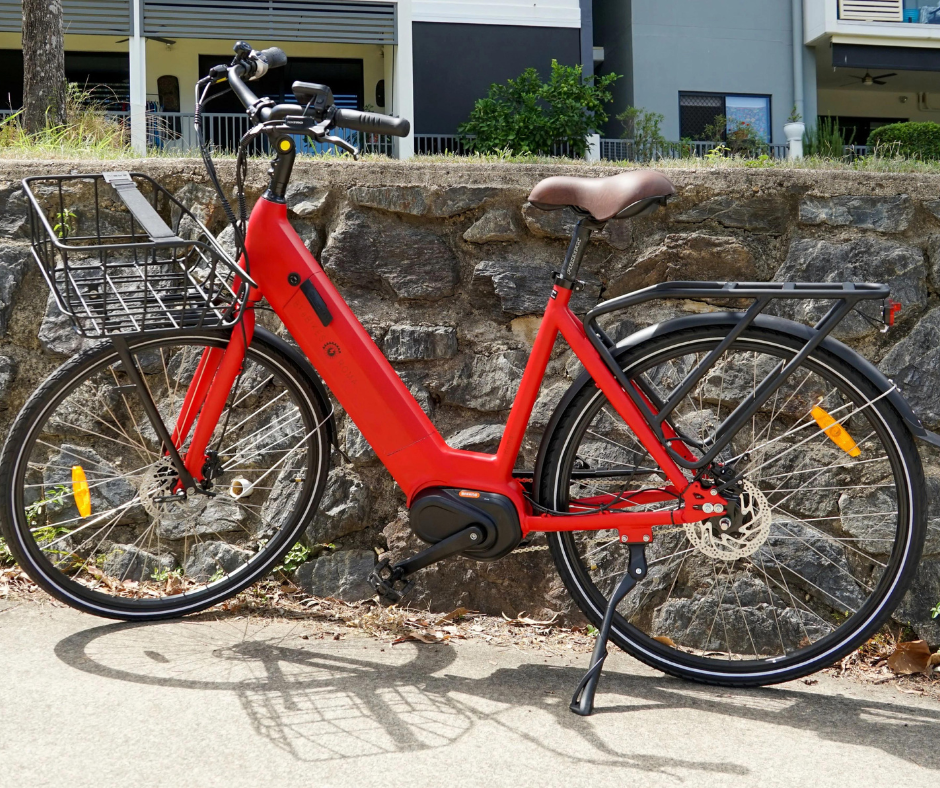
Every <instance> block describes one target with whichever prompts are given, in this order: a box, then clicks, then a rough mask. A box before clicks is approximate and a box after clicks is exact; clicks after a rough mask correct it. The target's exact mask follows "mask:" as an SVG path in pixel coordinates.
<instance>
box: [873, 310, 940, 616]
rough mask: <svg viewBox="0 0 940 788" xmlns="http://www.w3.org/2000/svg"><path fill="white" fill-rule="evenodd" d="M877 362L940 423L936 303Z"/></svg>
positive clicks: (918, 409) (939, 314) (927, 418)
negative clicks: (909, 331) (879, 361)
mask: <svg viewBox="0 0 940 788" xmlns="http://www.w3.org/2000/svg"><path fill="white" fill-rule="evenodd" d="M878 366H879V367H880V368H881V371H882V372H884V373H885V374H886V375H887V376H888V377H889V378H891V379H892V380H893V381H894V382H895V383H897V385H898V387H899V388H900V389H901V391H902V392H903V394H904V396H905V397H906V398H907V401H908V402H909V403H910V404H911V407H912V408H914V412H915V413H916V414H917V415H918V416H919V417H920V418H921V419H923V421H924V423H925V424H926V425H927V426H928V427H930V428H931V429H936V428H938V427H940V398H938V397H937V392H938V391H940V307H935V308H934V309H931V310H930V311H929V312H928V313H927V314H926V315H924V317H922V318H921V319H920V322H919V323H918V324H917V325H916V326H915V327H914V330H913V331H911V333H910V334H908V335H907V336H906V337H905V338H904V339H902V340H901V341H900V342H898V344H897V345H895V346H894V347H893V348H892V349H891V351H890V352H889V353H888V355H886V356H885V357H884V358H883V359H882V361H881V364H879V365H878ZM938 601H940V600H938Z"/></svg>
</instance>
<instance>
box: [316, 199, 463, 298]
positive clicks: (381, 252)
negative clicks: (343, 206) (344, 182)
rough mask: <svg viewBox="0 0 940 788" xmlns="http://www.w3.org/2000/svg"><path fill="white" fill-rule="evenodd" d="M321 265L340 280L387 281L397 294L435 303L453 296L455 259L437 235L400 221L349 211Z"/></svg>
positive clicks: (363, 283)
mask: <svg viewBox="0 0 940 788" xmlns="http://www.w3.org/2000/svg"><path fill="white" fill-rule="evenodd" d="M323 267H324V268H325V269H326V270H327V272H328V273H329V274H330V276H331V277H333V278H334V280H335V281H337V282H339V283H340V284H348V285H351V286H355V287H360V288H361V287H376V286H379V285H380V284H382V283H384V284H385V285H386V286H387V287H389V288H390V289H391V290H392V291H393V292H394V293H395V295H396V296H397V297H398V298H401V299H409V300H411V299H413V300H427V301H434V300H438V299H441V298H446V297H448V296H452V295H453V294H454V292H455V288H456V286H457V281H458V263H457V258H456V257H455V256H454V253H453V252H452V251H451V249H450V247H449V246H448V245H447V244H446V243H445V241H444V240H443V239H442V238H440V237H439V236H438V235H435V234H434V233H432V232H430V231H428V230H424V229H421V228H419V227H412V226H411V225H407V224H404V223H402V222H400V221H398V220H391V221H385V222H378V223H377V222H376V221H374V220H372V218H371V217H366V216H365V215H364V214H362V213H357V212H350V213H347V214H346V216H344V217H343V220H342V222H341V224H340V226H339V227H338V228H337V230H336V231H335V232H333V234H332V235H331V236H330V240H329V243H328V244H327V246H326V249H324V250H323Z"/></svg>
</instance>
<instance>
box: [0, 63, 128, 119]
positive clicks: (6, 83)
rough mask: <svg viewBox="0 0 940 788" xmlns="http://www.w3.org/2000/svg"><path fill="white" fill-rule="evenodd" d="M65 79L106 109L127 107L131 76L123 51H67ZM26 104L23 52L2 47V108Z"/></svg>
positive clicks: (0, 98) (0, 66)
mask: <svg viewBox="0 0 940 788" xmlns="http://www.w3.org/2000/svg"><path fill="white" fill-rule="evenodd" d="M65 78H66V79H67V80H68V81H69V82H74V83H75V84H77V85H78V86H79V87H80V88H81V89H83V90H87V91H88V92H89V93H90V94H91V95H92V97H93V98H94V99H95V100H97V101H100V102H101V103H102V104H104V105H105V107H106V108H107V109H113V110H122V109H127V104H128V99H129V96H130V76H129V65H128V61H127V55H126V54H125V53H123V52H66V53H65ZM22 106H23V52H22V50H19V49H0V107H2V109H19V108H20V107H22Z"/></svg>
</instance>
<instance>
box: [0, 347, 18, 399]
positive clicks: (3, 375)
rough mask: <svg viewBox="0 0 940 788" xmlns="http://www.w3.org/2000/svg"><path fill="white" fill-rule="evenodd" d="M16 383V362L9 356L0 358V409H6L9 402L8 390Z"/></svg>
mask: <svg viewBox="0 0 940 788" xmlns="http://www.w3.org/2000/svg"><path fill="white" fill-rule="evenodd" d="M15 381H16V360H15V359H13V358H10V356H0V408H3V407H6V405H7V404H8V402H9V400H10V389H12V388H13V383H14V382H15Z"/></svg>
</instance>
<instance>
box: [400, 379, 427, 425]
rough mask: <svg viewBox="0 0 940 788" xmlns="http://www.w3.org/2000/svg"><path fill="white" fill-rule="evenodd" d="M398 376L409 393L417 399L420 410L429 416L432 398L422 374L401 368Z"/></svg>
mask: <svg viewBox="0 0 940 788" xmlns="http://www.w3.org/2000/svg"><path fill="white" fill-rule="evenodd" d="M398 376H399V377H400V378H401V380H402V383H404V384H405V385H406V386H407V387H408V390H409V391H410V392H411V395H412V396H413V397H414V398H415V400H417V402H418V404H419V405H420V406H421V410H423V411H424V412H425V413H426V414H427V415H428V416H430V415H431V414H432V413H433V412H434V400H433V399H432V398H431V392H430V391H428V389H427V388H425V386H424V383H425V378H424V375H422V374H418V373H415V372H409V371H408V370H402V371H400V372H399V373H398Z"/></svg>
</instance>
